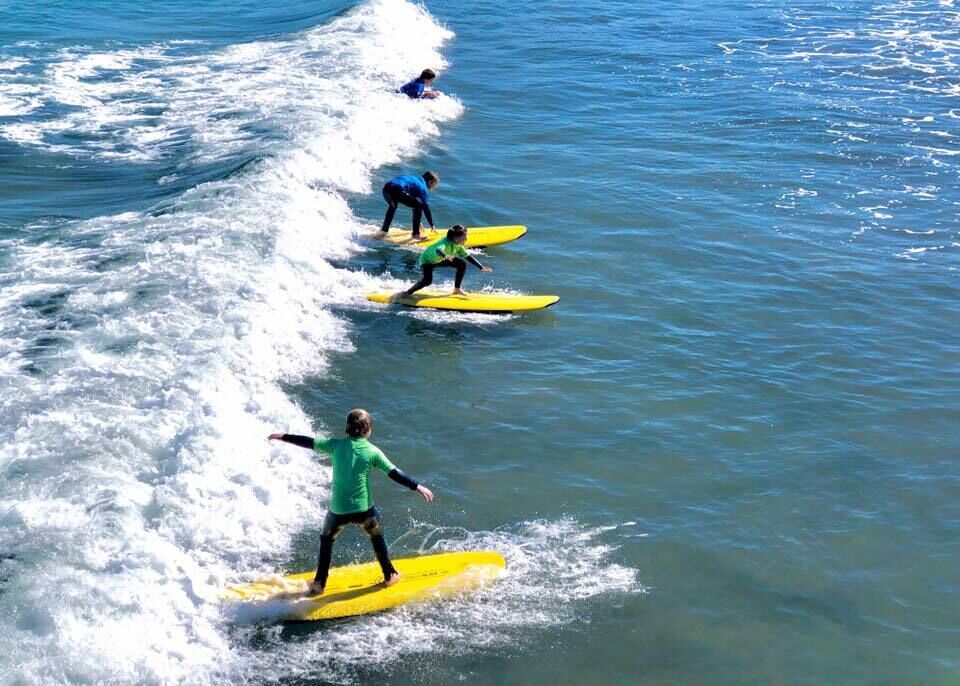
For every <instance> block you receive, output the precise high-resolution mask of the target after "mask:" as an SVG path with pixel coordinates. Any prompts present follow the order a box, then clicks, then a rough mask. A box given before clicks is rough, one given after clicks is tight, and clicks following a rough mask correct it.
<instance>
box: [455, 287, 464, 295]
mask: <svg viewBox="0 0 960 686" xmlns="http://www.w3.org/2000/svg"><path fill="white" fill-rule="evenodd" d="M453 294H454V295H466V293H465V292H464V291H463V290H461V289H459V288H454V289H453Z"/></svg>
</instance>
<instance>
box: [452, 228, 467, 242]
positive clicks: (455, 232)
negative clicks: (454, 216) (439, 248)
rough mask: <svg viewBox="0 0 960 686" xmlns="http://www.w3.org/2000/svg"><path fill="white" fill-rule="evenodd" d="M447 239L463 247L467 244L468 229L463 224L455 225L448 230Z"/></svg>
mask: <svg viewBox="0 0 960 686" xmlns="http://www.w3.org/2000/svg"><path fill="white" fill-rule="evenodd" d="M447 238H449V239H450V240H451V241H453V242H454V243H456V244H457V245H463V244H464V243H466V242H467V227H465V226H464V225H463V224H454V225H453V226H451V227H450V228H449V229H447Z"/></svg>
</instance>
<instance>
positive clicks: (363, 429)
mask: <svg viewBox="0 0 960 686" xmlns="http://www.w3.org/2000/svg"><path fill="white" fill-rule="evenodd" d="M372 429H373V418H372V417H371V416H370V413H369V412H367V411H366V410H363V409H361V408H359V407H355V408H353V409H352V410H350V414H348V415H347V428H346V432H347V435H348V436H350V437H351V438H363V437H364V436H366V435H367V434H368V433H370V431H371V430H372Z"/></svg>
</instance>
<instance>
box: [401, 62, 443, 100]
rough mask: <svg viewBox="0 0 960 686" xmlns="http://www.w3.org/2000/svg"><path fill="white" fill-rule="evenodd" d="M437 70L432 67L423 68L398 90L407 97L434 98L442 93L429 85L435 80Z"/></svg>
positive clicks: (416, 98) (417, 98) (415, 98)
mask: <svg viewBox="0 0 960 686" xmlns="http://www.w3.org/2000/svg"><path fill="white" fill-rule="evenodd" d="M436 78H437V72H435V71H434V70H433V69H424V70H423V71H422V72H420V76H418V77H417V78H415V79H414V80H413V81H411V82H410V83H405V84H403V85H402V86H400V92H401V93H403V94H405V95H406V96H407V97H408V98H413V99H414V100H419V99H421V98H423V99H430V98H435V97H437V96H438V95H443V93H441V92H440V91H435V90H433V89H432V88H431V87H430V85H431V84H432V83H433V82H434V81H435V80H436Z"/></svg>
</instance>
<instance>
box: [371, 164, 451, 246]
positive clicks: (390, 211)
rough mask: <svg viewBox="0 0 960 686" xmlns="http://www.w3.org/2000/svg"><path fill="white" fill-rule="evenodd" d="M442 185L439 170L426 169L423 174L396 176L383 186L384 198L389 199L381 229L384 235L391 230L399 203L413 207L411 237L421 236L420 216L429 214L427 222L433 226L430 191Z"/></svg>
mask: <svg viewBox="0 0 960 686" xmlns="http://www.w3.org/2000/svg"><path fill="white" fill-rule="evenodd" d="M439 185H440V176H439V175H438V174H437V172H432V171H426V172H423V176H413V175H412V174H406V175H404V176H395V177H393V178H392V179H390V180H389V181H387V183H386V185H384V187H383V199H384V200H386V201H387V214H386V215H384V217H383V226H381V227H380V230H381V231H382V232H383V235H386V234H387V231H389V230H390V224H392V223H393V215H394V214H396V213H397V207H398V206H399V205H406V206H407V207H411V208H413V235H412V236H411V238H413V239H417V238H420V227H421V221H420V218H421V217H422V216H423V215H427V223H428V224H430V228H431V229H432V228H434V226H433V216H432V215H431V214H430V191H432V190H433V189H434V188H436V187H437V186H439Z"/></svg>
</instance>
